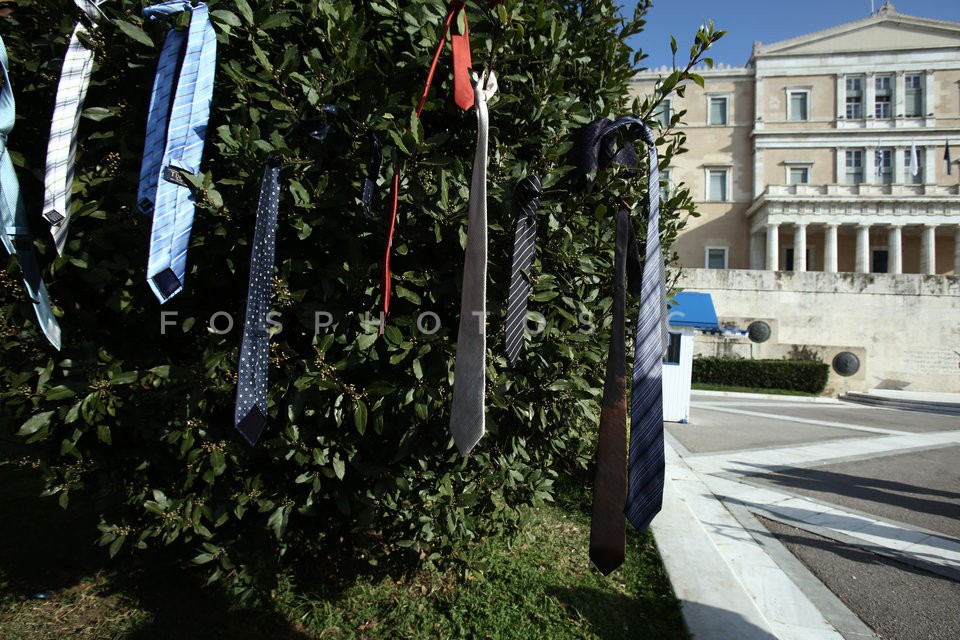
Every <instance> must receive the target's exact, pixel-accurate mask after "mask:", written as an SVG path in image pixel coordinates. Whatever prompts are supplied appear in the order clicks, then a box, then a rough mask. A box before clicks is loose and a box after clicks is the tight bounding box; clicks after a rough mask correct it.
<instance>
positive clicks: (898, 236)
mask: <svg viewBox="0 0 960 640" xmlns="http://www.w3.org/2000/svg"><path fill="white" fill-rule="evenodd" d="M887 244H888V245H889V251H890V265H889V266H890V273H903V225H900V224H895V225H892V226H891V227H890V231H889V233H888V235H887Z"/></svg>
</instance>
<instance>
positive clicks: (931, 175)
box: [917, 144, 940, 184]
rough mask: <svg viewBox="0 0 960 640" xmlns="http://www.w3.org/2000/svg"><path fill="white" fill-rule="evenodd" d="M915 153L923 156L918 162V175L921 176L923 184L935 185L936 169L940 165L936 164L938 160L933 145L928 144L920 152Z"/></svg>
mask: <svg viewBox="0 0 960 640" xmlns="http://www.w3.org/2000/svg"><path fill="white" fill-rule="evenodd" d="M917 153H918V154H919V153H922V154H923V159H922V160H921V161H920V174H921V175H922V176H923V184H936V183H937V167H938V166H940V165H939V164H937V161H938V160H939V158H937V154H936V151H935V150H934V148H933V145H929V144H928V145H927V146H926V147H925V148H924V150H923V151H922V152H921V151H920V150H917Z"/></svg>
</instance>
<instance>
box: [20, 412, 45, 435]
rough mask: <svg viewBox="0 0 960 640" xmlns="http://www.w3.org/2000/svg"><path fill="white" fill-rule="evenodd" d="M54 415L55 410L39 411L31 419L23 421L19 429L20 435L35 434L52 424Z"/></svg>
mask: <svg viewBox="0 0 960 640" xmlns="http://www.w3.org/2000/svg"><path fill="white" fill-rule="evenodd" d="M52 416H53V411H44V412H42V413H38V414H37V415H35V416H32V417H31V418H30V419H29V420H27V421H26V422H24V423H23V425H22V426H21V427H20V430H19V431H17V435H18V436H29V435H33V434H34V433H36V432H37V431H39V430H40V429H43V428H44V427H47V426H49V425H50V418H51V417H52Z"/></svg>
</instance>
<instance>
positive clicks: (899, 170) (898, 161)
mask: <svg viewBox="0 0 960 640" xmlns="http://www.w3.org/2000/svg"><path fill="white" fill-rule="evenodd" d="M906 151H908V152H909V151H910V147H907V148H906ZM890 153H892V154H893V158H892V160H893V166H892V167H891V169H892V170H893V183H894V184H897V183H900V182H910V180H909V178H912V177H913V173H912V171H913V167H909V166H907V162H906V161H905V160H904V158H903V155H904V148H903V147H894V148H893V149H892V150H891V151H890Z"/></svg>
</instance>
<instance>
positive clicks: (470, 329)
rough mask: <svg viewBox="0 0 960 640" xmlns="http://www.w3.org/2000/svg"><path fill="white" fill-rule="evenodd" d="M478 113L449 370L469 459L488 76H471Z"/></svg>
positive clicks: (477, 362) (481, 353) (481, 344)
mask: <svg viewBox="0 0 960 640" xmlns="http://www.w3.org/2000/svg"><path fill="white" fill-rule="evenodd" d="M472 76H473V82H474V96H475V98H476V107H477V152H476V154H475V155H474V159H473V178H472V179H471V181H470V216H469V221H468V223H467V251H466V256H465V258H464V262H463V297H462V298H461V303H460V330H459V332H458V334H457V358H456V362H455V363H454V367H453V406H452V407H451V409H450V434H451V435H452V436H453V440H454V442H456V444H457V449H459V450H460V453H461V454H463V455H467V454H468V453H470V451H471V450H472V449H473V447H474V445H476V444H477V442H479V441H480V438H481V437H483V430H484V429H483V422H484V415H483V398H484V389H485V386H486V352H487V343H486V335H485V331H484V324H485V321H486V315H487V304H486V299H487V131H488V129H489V116H488V113H487V101H489V100H490V98H492V97H493V95H494V94H495V93H496V92H497V77H496V76H495V75H494V74H493V72H492V71H491V72H490V73H489V76H488V77H487V79H486V82H482V81H481V80H480V78H479V77H478V76H477V75H476V73H472Z"/></svg>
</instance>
